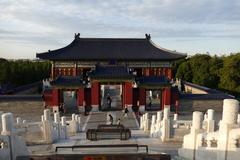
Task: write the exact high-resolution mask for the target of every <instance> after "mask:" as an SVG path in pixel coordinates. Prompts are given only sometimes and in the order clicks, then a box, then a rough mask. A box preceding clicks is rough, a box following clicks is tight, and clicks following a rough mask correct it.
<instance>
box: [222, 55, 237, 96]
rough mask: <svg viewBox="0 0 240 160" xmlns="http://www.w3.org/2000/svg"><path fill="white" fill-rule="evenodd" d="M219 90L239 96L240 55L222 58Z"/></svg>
mask: <svg viewBox="0 0 240 160" xmlns="http://www.w3.org/2000/svg"><path fill="white" fill-rule="evenodd" d="M219 88H221V89H224V90H228V91H230V92H231V93H235V94H236V95H238V96H239V95H240V53H238V54H233V55H230V56H228V57H225V58H224V61H223V68H222V69H221V70H220V83H219Z"/></svg>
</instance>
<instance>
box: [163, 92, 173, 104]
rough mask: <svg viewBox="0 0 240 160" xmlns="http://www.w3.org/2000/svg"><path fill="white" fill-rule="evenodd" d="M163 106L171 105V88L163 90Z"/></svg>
mask: <svg viewBox="0 0 240 160" xmlns="http://www.w3.org/2000/svg"><path fill="white" fill-rule="evenodd" d="M164 105H171V88H165V90H164Z"/></svg>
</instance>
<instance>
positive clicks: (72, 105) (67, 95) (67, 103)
mask: <svg viewBox="0 0 240 160" xmlns="http://www.w3.org/2000/svg"><path fill="white" fill-rule="evenodd" d="M62 94H63V103H64V107H65V110H66V111H67V112H74V111H76V110H77V92H76V90H67V91H66V90H64V91H63V92H62Z"/></svg>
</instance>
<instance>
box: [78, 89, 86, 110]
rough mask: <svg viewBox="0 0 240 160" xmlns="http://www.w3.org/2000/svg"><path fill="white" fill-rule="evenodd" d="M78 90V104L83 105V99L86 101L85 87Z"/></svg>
mask: <svg viewBox="0 0 240 160" xmlns="http://www.w3.org/2000/svg"><path fill="white" fill-rule="evenodd" d="M77 92H78V94H77V102H78V106H83V101H84V88H79V89H78V91H77Z"/></svg>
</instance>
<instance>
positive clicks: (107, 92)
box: [100, 83, 123, 111]
mask: <svg viewBox="0 0 240 160" xmlns="http://www.w3.org/2000/svg"><path fill="white" fill-rule="evenodd" d="M122 108H123V100H122V84H121V83H117V84H100V110H102V111H105V110H121V109H122Z"/></svg>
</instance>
